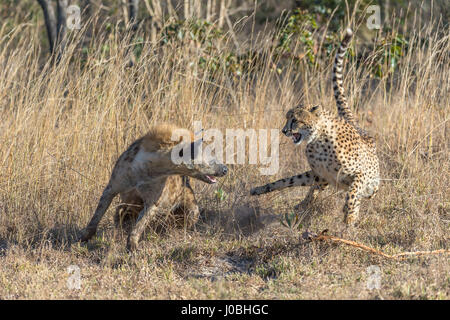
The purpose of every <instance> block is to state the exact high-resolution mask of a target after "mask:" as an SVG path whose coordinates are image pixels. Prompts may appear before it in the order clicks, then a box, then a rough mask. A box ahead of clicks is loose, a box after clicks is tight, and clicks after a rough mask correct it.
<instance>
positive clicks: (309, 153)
mask: <svg viewBox="0 0 450 320" xmlns="http://www.w3.org/2000/svg"><path fill="white" fill-rule="evenodd" d="M351 37H352V31H351V30H350V29H347V30H346V34H345V37H344V39H343V41H342V43H341V46H340V47H339V50H338V52H337V54H336V57H335V63H334V67H333V87H334V94H335V98H336V104H337V110H338V117H334V116H332V115H331V114H330V113H329V112H327V111H325V110H323V109H322V107H321V106H315V107H312V108H306V107H304V106H301V105H300V106H297V107H295V108H293V109H291V110H289V111H288V112H287V114H286V124H285V126H284V128H283V130H282V131H283V133H284V134H285V135H286V136H288V137H291V138H292V139H293V142H294V143H295V144H296V145H298V144H300V143H301V142H303V141H306V143H307V146H306V157H307V159H308V163H309V165H310V166H311V171H308V172H305V173H302V174H299V175H297V176H293V177H290V178H285V179H281V180H278V181H275V182H272V183H269V184H267V185H264V186H261V187H257V188H254V189H252V190H251V194H252V195H260V194H264V193H268V192H271V191H275V190H281V189H284V188H287V187H293V186H310V189H309V192H308V194H307V196H306V198H305V199H304V200H303V201H302V203H300V205H298V206H297V207H296V208H297V209H298V208H301V207H304V206H306V205H308V204H309V203H310V202H311V201H312V200H313V199H314V198H315V195H316V193H317V191H320V190H323V189H324V188H326V187H327V186H329V185H330V186H332V187H336V188H338V189H344V190H347V196H346V201H345V206H344V215H345V218H344V220H345V222H346V223H347V224H351V223H353V222H354V221H355V219H356V218H357V216H358V213H359V206H360V201H361V199H362V198H371V197H372V196H373V195H375V194H376V192H377V190H378V185H379V164H378V157H377V155H376V147H375V142H374V139H373V138H372V137H370V136H369V135H368V134H367V133H366V132H365V131H364V130H363V129H361V128H359V127H358V126H357V124H356V121H355V119H354V117H353V114H352V112H351V110H350V108H349V107H348V104H347V100H346V98H345V94H344V88H343V86H342V84H343V81H342V78H343V76H342V69H343V59H344V56H345V53H346V51H347V47H348V44H349V42H350V39H351Z"/></svg>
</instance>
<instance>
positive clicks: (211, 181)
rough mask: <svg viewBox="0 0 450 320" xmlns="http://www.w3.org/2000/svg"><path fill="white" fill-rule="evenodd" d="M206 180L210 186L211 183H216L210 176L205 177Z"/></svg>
mask: <svg viewBox="0 0 450 320" xmlns="http://www.w3.org/2000/svg"><path fill="white" fill-rule="evenodd" d="M206 179H208V182H209V183H211V184H213V183H216V182H217V180H216V178H214V177H211V176H206Z"/></svg>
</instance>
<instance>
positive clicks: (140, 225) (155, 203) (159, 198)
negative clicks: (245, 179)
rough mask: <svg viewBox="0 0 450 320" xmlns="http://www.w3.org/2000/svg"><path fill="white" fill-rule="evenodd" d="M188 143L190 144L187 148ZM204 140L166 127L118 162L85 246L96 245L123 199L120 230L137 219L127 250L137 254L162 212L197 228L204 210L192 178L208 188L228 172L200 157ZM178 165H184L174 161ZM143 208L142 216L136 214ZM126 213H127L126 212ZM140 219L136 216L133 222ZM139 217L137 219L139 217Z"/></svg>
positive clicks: (84, 238) (156, 129) (84, 237)
mask: <svg viewBox="0 0 450 320" xmlns="http://www.w3.org/2000/svg"><path fill="white" fill-rule="evenodd" d="M186 141H187V142H186ZM201 143H202V140H198V141H194V135H193V133H192V132H190V131H189V130H187V129H183V128H179V127H177V126H175V125H171V124H160V125H156V126H154V127H153V128H151V129H150V131H149V132H148V133H147V134H146V135H145V136H143V137H142V138H140V139H138V140H136V141H135V142H133V143H132V144H131V145H130V146H129V147H128V149H127V150H126V151H125V152H124V153H122V155H121V156H120V157H119V159H118V160H117V162H116V164H115V166H114V168H113V170H112V173H111V177H110V180H109V182H108V184H107V186H106V187H105V189H104V191H103V194H102V196H101V198H100V201H99V203H98V206H97V209H96V210H95V213H94V215H93V217H92V218H91V220H90V222H89V224H88V225H87V227H86V228H85V229H84V230H83V231H82V234H81V236H80V237H79V240H80V241H82V242H86V241H88V240H89V239H91V238H92V237H93V236H94V235H95V233H96V231H97V227H98V224H99V222H100V220H101V219H102V217H103V215H104V214H105V212H106V210H107V209H108V207H109V206H110V204H111V202H112V200H113V199H114V198H115V197H116V196H117V195H118V194H119V195H120V197H121V199H122V201H125V202H126V203H127V205H125V206H123V205H122V206H119V208H118V210H116V217H115V222H116V226H117V225H118V223H119V221H120V220H123V218H127V219H128V220H130V219H131V220H132V219H134V218H135V219H136V220H135V224H134V226H133V227H132V230H131V232H130V234H129V236H128V240H127V249H128V250H129V251H133V250H135V249H136V248H137V247H138V241H139V238H140V236H141V234H142V233H143V231H144V229H145V228H146V226H147V225H149V224H150V222H155V223H156V221H155V218H156V217H157V216H158V215H161V212H163V215H164V212H165V213H166V215H168V216H172V217H174V219H175V220H178V222H179V223H180V220H181V223H182V224H183V221H186V223H187V224H189V225H192V224H193V223H195V222H196V221H197V219H198V216H199V208H198V206H197V203H196V201H195V197H194V193H193V191H192V189H191V187H190V185H189V182H188V177H192V178H195V179H198V180H200V181H203V182H206V183H208V184H213V183H215V182H217V180H216V178H215V177H223V176H225V175H226V174H227V171H228V168H227V167H226V166H225V165H223V164H221V163H219V162H218V161H217V160H216V159H213V158H208V159H206V158H203V157H199V156H198V154H199V152H200V146H201ZM174 155H175V158H176V159H181V160H180V161H174ZM133 207H134V208H140V212H139V214H137V213H136V212H134V213H133V209H130V208H133ZM123 209H125V210H123ZM133 214H134V216H133ZM136 216H137V217H136Z"/></svg>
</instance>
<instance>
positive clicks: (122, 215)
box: [114, 190, 144, 233]
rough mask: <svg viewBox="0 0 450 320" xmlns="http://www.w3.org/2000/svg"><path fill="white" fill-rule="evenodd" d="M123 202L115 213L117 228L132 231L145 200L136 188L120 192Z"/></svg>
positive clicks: (127, 231)
mask: <svg viewBox="0 0 450 320" xmlns="http://www.w3.org/2000/svg"><path fill="white" fill-rule="evenodd" d="M120 201H121V204H120V205H118V206H117V208H116V213H115V215H114V225H115V227H116V229H121V230H124V231H125V232H126V233H130V232H131V229H132V227H133V225H134V224H135V222H136V219H137V217H138V215H139V212H141V210H142V209H143V208H144V201H143V200H142V198H141V197H140V196H139V194H138V193H137V191H136V190H132V191H129V192H126V193H121V194H120Z"/></svg>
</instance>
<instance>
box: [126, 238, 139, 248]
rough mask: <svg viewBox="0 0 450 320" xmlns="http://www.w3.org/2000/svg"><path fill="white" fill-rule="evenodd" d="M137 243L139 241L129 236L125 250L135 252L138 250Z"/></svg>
mask: <svg viewBox="0 0 450 320" xmlns="http://www.w3.org/2000/svg"><path fill="white" fill-rule="evenodd" d="M138 243H139V240H138V239H137V238H136V237H133V236H131V235H130V236H129V237H128V241H127V250H128V251H129V252H133V251H136V249H137V248H138Z"/></svg>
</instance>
